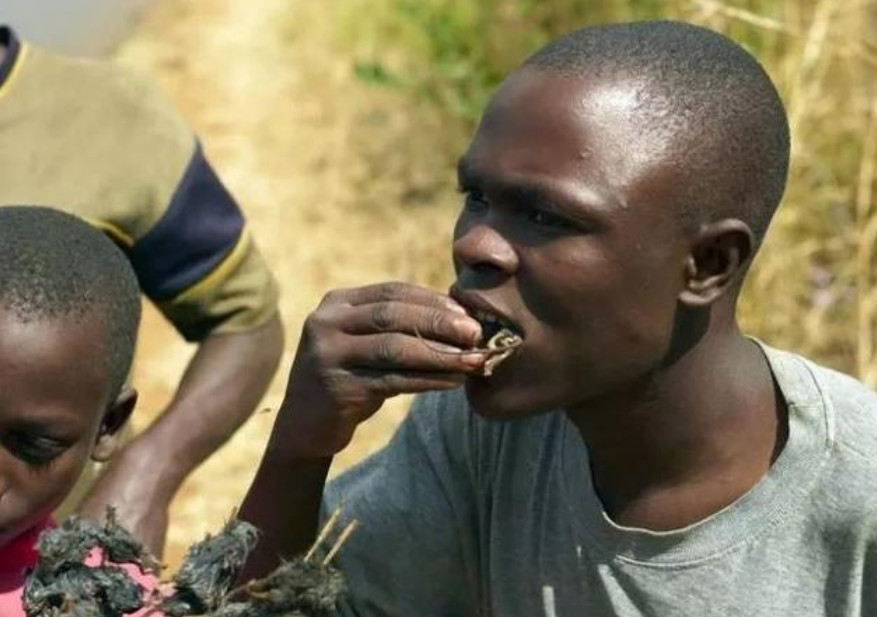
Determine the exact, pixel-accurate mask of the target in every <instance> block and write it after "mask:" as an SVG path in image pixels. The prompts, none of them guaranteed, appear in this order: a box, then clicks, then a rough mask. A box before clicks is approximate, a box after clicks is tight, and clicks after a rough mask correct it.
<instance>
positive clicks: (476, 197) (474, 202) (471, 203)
mask: <svg viewBox="0 0 877 617" xmlns="http://www.w3.org/2000/svg"><path fill="white" fill-rule="evenodd" d="M461 192H462V193H463V207H464V208H466V210H468V211H470V212H473V213H482V212H484V211H485V210H487V208H488V204H487V200H486V199H484V195H482V194H481V192H480V191H476V190H470V189H461Z"/></svg>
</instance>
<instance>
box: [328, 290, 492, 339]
mask: <svg viewBox="0 0 877 617" xmlns="http://www.w3.org/2000/svg"><path fill="white" fill-rule="evenodd" d="M341 327H342V328H343V330H344V331H345V332H346V333H347V334H374V333H380V332H400V333H404V334H414V335H420V336H422V337H423V338H426V339H432V340H436V341H444V342H446V343H450V344H452V345H454V344H455V345H459V346H462V347H471V346H473V345H475V344H476V343H477V342H478V339H479V338H480V337H481V326H480V324H479V323H478V322H477V321H476V320H475V319H473V318H472V317H469V316H468V315H465V314H464V315H461V314H459V313H457V312H452V311H449V310H447V309H444V308H436V307H434V306H424V305H421V304H407V303H404V302H397V301H389V302H376V303H373V304H364V305H358V306H354V307H350V308H348V309H346V310H345V314H344V316H343V322H342V323H341Z"/></svg>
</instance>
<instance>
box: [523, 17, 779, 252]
mask: <svg viewBox="0 0 877 617" xmlns="http://www.w3.org/2000/svg"><path fill="white" fill-rule="evenodd" d="M521 70H522V71H524V72H526V71H531V70H535V71H542V72H547V73H550V74H556V75H560V76H563V77H568V78H573V79H580V80H582V82H583V84H584V83H587V84H603V85H609V84H618V85H620V86H622V87H627V88H628V89H629V91H630V94H631V96H635V98H636V106H635V109H636V121H638V122H641V123H642V126H643V134H644V135H649V136H653V137H654V136H658V135H663V136H665V137H666V138H667V140H669V141H670V142H672V143H673V150H672V151H671V152H670V153H667V154H666V156H669V157H672V158H673V159H674V160H673V161H672V162H673V163H674V164H676V163H678V165H679V166H680V167H682V168H684V169H685V170H686V175H687V181H686V182H685V188H686V190H685V194H684V196H683V200H684V202H685V203H684V206H685V207H684V208H683V210H682V212H683V214H684V215H686V216H690V217H692V219H696V218H702V217H703V216H717V215H718V216H736V217H739V218H742V219H744V220H745V222H747V223H748V224H749V225H750V226H751V228H752V230H753V232H754V233H755V235H756V237H757V238H758V239H760V238H761V237H762V236H763V235H764V233H765V232H766V230H767V227H768V224H769V222H770V219H771V217H772V215H773V212H774V210H775V209H776V206H777V205H778V204H779V201H780V199H781V198H782V194H783V191H784V189H785V183H786V176H787V173H788V164H789V128H788V122H787V119H786V113H785V109H784V107H783V104H782V101H781V100H780V97H779V95H778V93H777V91H776V88H775V87H774V85H773V83H772V82H771V80H770V78H769V77H768V76H767V74H766V73H765V71H764V70H763V69H762V67H761V65H760V64H759V63H758V62H757V61H756V60H755V58H753V57H752V56H751V55H749V54H748V53H747V52H746V51H745V50H744V49H742V48H741V47H740V46H739V45H737V44H736V43H734V42H733V41H731V40H730V39H728V38H726V37H724V36H722V35H720V34H718V33H715V32H712V31H710V30H707V29H705V28H700V27H697V26H693V25H690V24H685V23H680V22H670V21H657V22H638V23H628V24H612V25H605V26H595V27H589V28H584V29H581V30H577V31H575V32H572V33H571V34H568V35H566V36H564V37H562V38H560V39H557V40H555V41H553V42H551V43H549V44H548V45H546V46H545V47H543V48H542V49H540V50H539V51H537V52H536V53H535V54H533V55H532V56H531V57H530V58H529V59H527V61H526V62H525V63H524V66H523V67H522V69H521Z"/></svg>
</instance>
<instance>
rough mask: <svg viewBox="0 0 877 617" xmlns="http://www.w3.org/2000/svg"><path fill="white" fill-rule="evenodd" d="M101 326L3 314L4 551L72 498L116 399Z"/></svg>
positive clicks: (0, 450) (0, 438)
mask: <svg viewBox="0 0 877 617" xmlns="http://www.w3.org/2000/svg"><path fill="white" fill-rule="evenodd" d="M100 340H101V331H100V328H99V327H98V325H96V323H94V320H87V319H86V320H83V319H77V320H75V321H74V320H71V319H69V318H66V317H58V318H45V319H38V320H35V321H29V322H23V321H21V320H20V319H18V318H17V317H16V316H15V315H14V313H12V312H10V311H9V310H7V309H5V308H2V307H0V547H2V546H3V545H4V544H5V543H6V542H8V541H9V540H11V539H13V538H14V537H15V536H17V535H19V534H20V533H22V532H23V531H26V530H27V529H28V528H29V527H30V526H32V525H34V524H35V523H37V522H39V521H40V520H42V519H43V518H45V517H46V516H48V515H50V514H51V513H52V511H53V510H54V509H55V508H56V507H57V506H58V505H59V504H60V503H61V501H62V500H63V499H64V497H66V496H67V494H68V493H69V492H70V489H71V488H72V487H73V485H74V483H75V482H76V480H77V479H78V477H79V475H80V473H81V472H82V469H83V466H84V465H85V463H86V461H87V460H88V458H89V455H90V454H91V452H92V449H93V447H94V445H95V441H96V438H97V435H98V431H99V429H100V426H101V421H102V418H103V416H104V411H105V410H106V408H107V401H108V397H109V396H110V392H109V388H110V384H109V378H108V374H107V369H106V366H105V362H104V360H103V357H104V351H103V349H102V347H101V344H100Z"/></svg>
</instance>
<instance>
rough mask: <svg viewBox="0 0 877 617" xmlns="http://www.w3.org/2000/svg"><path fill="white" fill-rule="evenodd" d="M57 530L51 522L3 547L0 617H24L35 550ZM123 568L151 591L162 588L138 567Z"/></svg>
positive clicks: (96, 557)
mask: <svg viewBox="0 0 877 617" xmlns="http://www.w3.org/2000/svg"><path fill="white" fill-rule="evenodd" d="M54 526H55V524H54V522H53V521H52V520H51V519H47V520H45V521H43V522H42V523H40V524H38V525H35V526H34V527H32V528H31V529H29V530H28V531H26V532H24V533H23V534H21V535H20V536H18V537H17V538H15V539H14V540H12V541H11V542H8V543H7V544H6V545H5V546H2V547H0V616H2V617H24V607H23V606H22V604H21V595H22V593H23V591H24V577H25V571H26V570H27V569H28V568H31V567H33V566H34V565H36V562H37V552H36V549H35V548H34V547H35V546H36V543H37V540H38V539H39V537H40V533H41V532H42V531H44V530H46V529H50V528H52V527H54ZM100 557H101V555H100V552H99V551H93V552H92V554H91V555H89V556H88V559H86V563H87V564H89V565H91V564H97V563H100V560H101V559H100ZM120 567H122V568H124V569H125V571H126V572H128V574H129V575H130V576H131V578H133V579H134V580H135V581H137V582H138V583H139V584H140V585H141V586H143V587H144V588H145V589H146V590H147V591H151V590H153V589H155V588H156V586H157V585H158V579H156V578H155V577H154V576H151V575H145V574H143V573H141V572H140V570H139V569H138V568H137V566H134V565H130V564H122V565H121V566H120ZM146 612H147V610H146V609H143V610H140V611H137V612H136V613H132V615H133V616H138V615H144V614H145V613H146ZM149 615H150V617H153V616H154V617H159V615H160V614H159V613H156V612H154V611H153V612H150V613H149Z"/></svg>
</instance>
